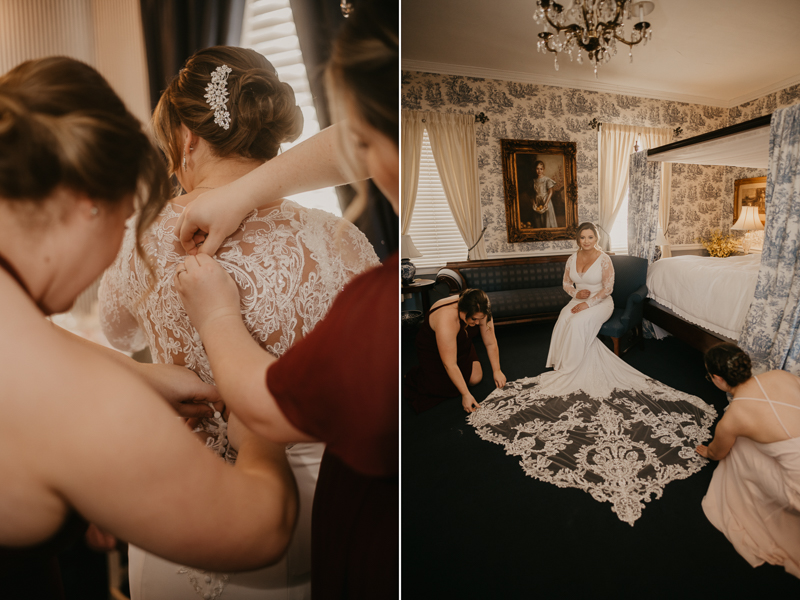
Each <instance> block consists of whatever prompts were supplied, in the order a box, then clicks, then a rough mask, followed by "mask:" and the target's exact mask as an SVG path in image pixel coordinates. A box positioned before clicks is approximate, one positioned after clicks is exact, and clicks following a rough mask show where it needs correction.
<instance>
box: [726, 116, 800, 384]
mask: <svg viewBox="0 0 800 600" xmlns="http://www.w3.org/2000/svg"><path fill="white" fill-rule="evenodd" d="M769 157H770V160H769V168H768V171H767V191H766V210H767V221H766V227H765V231H764V249H763V250H762V253H761V267H760V268H759V270H758V282H757V283H756V292H755V296H754V298H753V301H752V303H751V304H750V309H749V311H748V313H747V318H746V319H745V324H744V328H743V329H742V334H741V336H740V338H739V344H740V345H741V347H742V348H743V349H744V350H745V351H746V352H747V353H748V354H749V355H750V358H751V360H752V361H753V370H754V371H755V372H756V373H763V372H765V371H770V370H773V369H783V370H786V371H789V372H791V373H794V374H795V375H800V343H798V342H800V331H798V329H800V273H798V269H799V268H800V260H798V255H800V177H799V176H798V173H800V104H798V105H794V106H790V107H788V108H784V109H781V110H777V111H775V112H774V113H773V115H772V123H771V126H770V136H769Z"/></svg>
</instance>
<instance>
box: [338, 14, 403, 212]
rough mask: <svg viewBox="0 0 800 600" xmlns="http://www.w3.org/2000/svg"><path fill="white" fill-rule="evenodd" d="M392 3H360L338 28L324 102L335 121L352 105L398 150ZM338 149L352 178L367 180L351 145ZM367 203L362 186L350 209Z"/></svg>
mask: <svg viewBox="0 0 800 600" xmlns="http://www.w3.org/2000/svg"><path fill="white" fill-rule="evenodd" d="M392 5H393V3H391V2H381V1H379V0H377V1H372V2H369V1H366V0H364V1H362V2H359V3H358V6H357V7H356V8H355V10H354V14H353V16H352V17H350V18H349V19H347V21H346V22H345V23H344V25H343V26H342V29H341V31H340V33H339V36H338V38H337V39H336V42H335V43H334V45H333V50H332V54H331V59H330V61H329V63H328V67H327V70H326V72H325V80H326V86H327V91H328V100H329V102H330V104H331V108H332V112H333V114H334V116H335V119H334V120H336V121H341V120H344V119H345V118H346V114H347V109H346V107H347V106H350V107H351V109H352V111H353V112H355V113H356V114H357V115H358V116H359V117H360V118H361V119H362V120H363V121H364V122H365V123H367V124H368V125H369V126H370V127H372V128H373V129H376V130H377V131H379V132H380V133H381V134H383V135H385V136H386V137H387V138H389V139H390V140H392V142H394V144H395V146H399V134H398V127H399V116H398V114H399V109H398V104H397V99H398V97H399V87H398V85H399V84H398V75H399V73H398V39H399V37H398V11H397V5H396V4H394V5H393V6H392ZM342 142H343V143H342V147H343V149H344V155H345V160H346V166H347V167H348V168H349V170H350V171H351V173H350V175H351V178H353V179H354V180H355V179H358V178H361V177H366V176H368V174H367V173H364V172H363V166H362V165H360V164H359V163H358V161H356V160H355V157H354V155H355V152H354V149H353V148H352V144H350V143H348V142H349V140H347V139H346V138H344V137H343V140H342ZM365 201H366V187H365V186H363V185H362V186H361V188H360V189H359V198H358V201H357V202H353V203H352V205H351V208H350V209H348V216H349V217H351V218H352V217H353V216H355V215H354V214H353V213H358V212H360V210H361V209H362V208H363V206H364V203H365Z"/></svg>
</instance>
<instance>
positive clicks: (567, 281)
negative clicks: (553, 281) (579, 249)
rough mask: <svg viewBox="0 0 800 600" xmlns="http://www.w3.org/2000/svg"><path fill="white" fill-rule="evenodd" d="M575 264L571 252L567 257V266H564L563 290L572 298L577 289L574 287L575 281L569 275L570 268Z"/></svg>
mask: <svg viewBox="0 0 800 600" xmlns="http://www.w3.org/2000/svg"><path fill="white" fill-rule="evenodd" d="M574 264H575V255H574V254H573V255H572V256H570V257H569V258H568V259H567V266H565V267H564V283H563V285H564V291H565V292H567V293H568V294H569V295H570V296H572V297H573V298H574V297H575V294H577V293H578V290H576V289H575V283H574V282H573V281H572V278H571V277H570V276H569V273H570V269H571V268H572V266H573V265H574Z"/></svg>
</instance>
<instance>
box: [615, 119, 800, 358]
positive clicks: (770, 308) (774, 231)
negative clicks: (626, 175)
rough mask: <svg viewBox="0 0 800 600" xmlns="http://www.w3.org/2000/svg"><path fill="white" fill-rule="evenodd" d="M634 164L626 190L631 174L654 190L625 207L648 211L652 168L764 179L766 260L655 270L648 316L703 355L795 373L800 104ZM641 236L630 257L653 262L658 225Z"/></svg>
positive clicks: (689, 262) (693, 262)
mask: <svg viewBox="0 0 800 600" xmlns="http://www.w3.org/2000/svg"><path fill="white" fill-rule="evenodd" d="M638 155H640V156H637V155H634V156H633V157H632V160H631V181H632V186H631V188H632V190H633V189H634V187H633V177H634V173H635V171H636V170H638V173H637V176H638V177H644V178H648V177H649V178H650V181H649V182H646V184H643V185H642V186H641V188H640V189H637V190H636V195H638V196H641V197H640V198H634V193H633V191H632V196H631V198H633V199H634V202H638V203H639V204H640V205H641V206H642V207H643V208H644V209H647V208H648V204H650V205H652V203H653V202H655V203H656V205H657V203H658V192H657V189H658V187H659V185H658V179H657V178H658V173H659V172H660V171H659V170H656V169H655V168H653V165H650V166H648V165H649V163H654V162H662V161H667V162H678V163H686V164H703V165H727V166H737V167H756V168H766V169H767V170H768V175H767V188H766V203H767V218H766V223H765V231H764V249H763V252H762V254H761V255H760V256H759V255H755V256H752V255H751V256H737V257H731V258H727V259H720V258H703V257H695V256H691V257H690V256H682V257H675V258H666V259H662V260H660V261H658V262H656V263H655V264H653V265H651V267H650V269H649V273H648V279H647V287H648V298H649V299H648V300H647V301H646V303H645V309H644V316H645V318H647V319H649V320H650V321H651V322H653V323H655V324H657V325H659V326H660V327H662V328H664V329H665V330H667V331H668V332H670V333H672V334H673V335H675V336H676V337H678V338H680V339H683V340H684V341H686V342H687V343H689V344H690V345H692V346H694V347H695V348H698V349H700V350H705V349H707V348H708V347H710V346H711V345H713V344H715V343H717V342H719V341H731V340H733V341H737V342H738V343H739V345H740V346H742V347H743V348H744V349H745V350H747V351H748V353H750V355H751V358H752V359H753V364H754V367H755V369H756V370H757V371H758V372H761V371H764V370H769V369H785V370H789V371H791V372H795V373H797V372H799V371H800V343H797V342H798V338H800V333H798V329H800V271H798V269H797V267H798V266H800V263H799V262H798V252H799V251H800V178H798V177H796V176H795V174H796V173H798V172H800V105H794V106H790V107H788V108H783V109H779V110H776V111H775V112H774V113H773V114H772V115H766V116H763V117H759V118H757V119H752V120H750V121H746V122H744V123H739V124H736V125H733V126H730V127H725V128H723V129H720V130H717V131H713V132H709V133H705V134H702V135H699V136H695V137H693V138H690V139H687V140H682V141H679V142H675V143H672V144H668V145H665V146H660V147H657V148H653V149H651V150H647V151H644V152H641V153H638ZM654 182H655V183H654ZM651 190H655V191H654V192H653V193H651V192H650V191H651ZM637 210H640V209H639V208H638V205H637ZM629 227H630V226H629ZM639 229H640V231H638V232H637V234H638V235H639V238H640V239H637V240H635V243H634V244H633V248H634V253H635V254H636V255H641V256H642V257H643V258H648V260H650V261H652V258H653V253H654V246H655V237H656V236H655V229H656V225H655V223H652V224H650V225H648V226H647V227H646V228H645V229H646V231H644V232H642V231H641V229H642V227H641V225H639ZM629 245H630V243H629ZM796 271H798V276H795V272H796Z"/></svg>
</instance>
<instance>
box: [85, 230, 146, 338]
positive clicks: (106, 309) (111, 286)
mask: <svg viewBox="0 0 800 600" xmlns="http://www.w3.org/2000/svg"><path fill="white" fill-rule="evenodd" d="M132 233H133V232H132V230H131V229H130V228H129V229H128V230H127V231H126V233H125V240H124V242H123V246H122V249H121V250H120V253H119V254H118V255H117V258H116V260H115V261H114V264H113V265H111V266H110V267H109V268H108V269H107V270H106V272H105V273H104V274H103V280H102V281H101V282H100V289H99V290H98V294H97V299H98V302H97V307H98V313H99V317H100V326H101V327H102V329H103V333H104V334H105V336H106V338H107V339H108V341H109V342H110V343H111V345H112V346H114V348H117V349H118V350H125V351H127V352H138V351H139V350H141V349H142V348H144V347H145V346H147V340H146V338H145V336H144V333H143V332H142V331H141V329H140V328H139V323H138V322H137V321H136V317H134V316H133V315H132V314H131V312H130V311H129V310H128V308H127V306H126V303H125V292H126V288H127V286H126V284H125V274H124V272H123V271H124V269H125V267H126V264H125V261H124V260H123V259H124V257H126V256H129V255H130V249H131V248H132V244H133V238H132V237H131V236H132ZM128 246H131V248H128Z"/></svg>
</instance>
